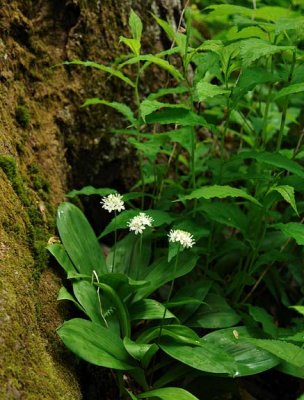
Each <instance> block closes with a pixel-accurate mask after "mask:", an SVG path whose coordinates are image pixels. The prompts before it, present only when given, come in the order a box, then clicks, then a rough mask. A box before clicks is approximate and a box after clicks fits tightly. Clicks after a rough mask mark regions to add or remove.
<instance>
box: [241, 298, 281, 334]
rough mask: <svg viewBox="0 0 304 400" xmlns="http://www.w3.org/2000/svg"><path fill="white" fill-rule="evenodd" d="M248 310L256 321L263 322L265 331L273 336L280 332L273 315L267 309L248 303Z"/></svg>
mask: <svg viewBox="0 0 304 400" xmlns="http://www.w3.org/2000/svg"><path fill="white" fill-rule="evenodd" d="M248 310H249V314H250V315H251V317H252V318H253V319H254V320H255V321H256V322H259V323H261V324H262V326H263V331H264V332H265V333H267V334H268V335H271V336H272V337H276V336H277V333H278V328H277V326H276V325H275V323H274V322H273V318H272V316H271V315H269V314H268V313H267V311H266V310H265V309H264V308H262V307H257V306H252V305H251V304H248Z"/></svg>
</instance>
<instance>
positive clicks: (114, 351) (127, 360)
mask: <svg viewBox="0 0 304 400" xmlns="http://www.w3.org/2000/svg"><path fill="white" fill-rule="evenodd" d="M57 332H58V335H59V336H60V338H61V340H62V341H63V343H64V344H65V345H66V346H67V348H68V349H70V350H71V351H72V352H73V353H75V354H76V355H77V356H78V357H80V358H82V359H83V360H85V361H87V362H89V363H91V364H94V365H98V366H100V367H106V368H113V369H118V370H129V369H133V368H135V367H136V364H135V363H134V361H133V360H132V359H131V357H130V356H129V354H128V353H127V351H126V350H125V348H124V345H123V342H122V340H121V339H120V338H119V337H118V336H115V335H113V332H112V331H110V330H109V329H107V328H104V327H103V326H101V325H98V324H95V323H94V322H91V321H87V320H84V319H80V318H75V319H71V320H70V321H67V322H65V323H64V324H63V325H62V326H61V327H60V328H59V329H58V330H57Z"/></svg>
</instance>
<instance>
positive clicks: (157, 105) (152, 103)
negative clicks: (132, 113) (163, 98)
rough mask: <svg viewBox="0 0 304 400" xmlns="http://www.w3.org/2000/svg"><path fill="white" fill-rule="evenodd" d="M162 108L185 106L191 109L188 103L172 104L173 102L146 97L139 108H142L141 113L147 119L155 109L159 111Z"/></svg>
mask: <svg viewBox="0 0 304 400" xmlns="http://www.w3.org/2000/svg"><path fill="white" fill-rule="evenodd" d="M161 108H185V109H189V108H188V107H187V106H186V105H184V104H172V103H162V102H160V101H157V100H150V99H148V98H147V99H145V100H143V101H142V102H141V104H140V106H139V109H140V115H141V117H142V119H143V120H144V121H145V120H146V116H147V115H149V114H152V113H153V112H154V111H157V110H159V109H161Z"/></svg>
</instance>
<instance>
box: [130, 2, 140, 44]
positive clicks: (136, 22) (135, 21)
mask: <svg viewBox="0 0 304 400" xmlns="http://www.w3.org/2000/svg"><path fill="white" fill-rule="evenodd" d="M129 27H130V29H131V33H132V36H133V38H134V39H136V40H139V41H140V40H141V34H142V30H143V24H142V22H141V19H140V17H139V16H138V15H137V14H136V13H135V12H134V11H133V10H132V9H131V12H130V16H129Z"/></svg>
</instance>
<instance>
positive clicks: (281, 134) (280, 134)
mask: <svg viewBox="0 0 304 400" xmlns="http://www.w3.org/2000/svg"><path fill="white" fill-rule="evenodd" d="M295 65H296V52H295V51H294V52H293V56H292V63H291V67H290V71H289V75H288V81H287V82H288V84H289V83H290V82H291V79H292V75H293V71H294V68H295ZM288 103H289V96H286V99H285V103H284V105H283V110H282V118H281V125H280V131H279V136H278V141H277V148H276V150H277V151H280V149H281V145H282V140H283V134H284V128H285V123H286V114H287V110H288Z"/></svg>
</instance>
